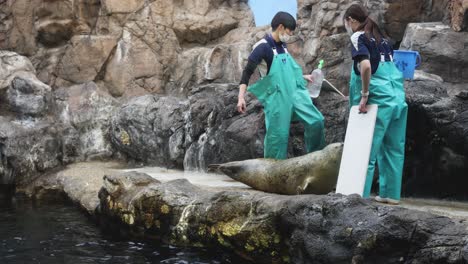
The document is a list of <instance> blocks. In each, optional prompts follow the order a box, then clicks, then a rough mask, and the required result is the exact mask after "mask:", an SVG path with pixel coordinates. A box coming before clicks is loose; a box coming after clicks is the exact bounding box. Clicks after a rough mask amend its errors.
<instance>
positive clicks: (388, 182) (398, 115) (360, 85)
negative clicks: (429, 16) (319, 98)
mask: <svg viewBox="0 0 468 264" xmlns="http://www.w3.org/2000/svg"><path fill="white" fill-rule="evenodd" d="M343 22H344V25H345V28H346V30H347V31H348V33H349V34H350V36H351V42H352V51H351V53H352V59H353V69H352V72H351V80H350V88H349V100H350V105H351V106H354V105H358V106H359V111H360V112H361V113H366V112H367V107H366V105H368V104H376V105H378V113H377V121H376V125H375V131H374V136H373V141H372V148H371V154H370V159H369V167H368V170H367V178H366V184H365V187H364V193H363V197H365V198H366V197H369V196H370V192H371V187H372V181H373V178H374V171H375V165H376V163H377V164H378V168H379V169H378V171H379V195H378V196H376V197H375V200H376V201H378V202H384V203H390V204H398V203H399V201H400V194H401V181H402V174H403V163H404V158H405V135H406V120H407V115H408V105H407V104H406V102H405V91H404V87H403V83H404V79H403V74H402V73H401V72H400V71H399V70H398V69H397V67H396V66H395V64H394V63H393V49H392V47H391V44H390V42H389V40H388V37H387V36H386V35H385V34H384V33H383V32H382V31H381V30H380V28H379V26H378V25H377V24H376V23H375V22H374V21H373V20H372V19H371V18H370V17H369V14H368V12H367V10H366V8H365V7H364V6H362V5H361V4H352V5H351V6H350V7H349V8H348V9H347V10H346V12H345V13H344V16H343Z"/></svg>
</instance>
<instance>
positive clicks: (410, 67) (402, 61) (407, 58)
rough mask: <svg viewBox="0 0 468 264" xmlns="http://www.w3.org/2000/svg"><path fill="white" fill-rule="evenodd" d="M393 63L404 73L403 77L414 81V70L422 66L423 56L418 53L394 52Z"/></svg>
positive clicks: (410, 51) (408, 51) (407, 51)
mask: <svg viewBox="0 0 468 264" xmlns="http://www.w3.org/2000/svg"><path fill="white" fill-rule="evenodd" d="M393 61H394V62H395V65H396V67H397V68H398V69H399V70H400V71H401V72H402V73H403V77H404V78H405V79H410V80H412V79H413V77H414V70H415V69H416V68H418V67H419V65H421V56H420V55H419V52H417V51H412V50H394V51H393Z"/></svg>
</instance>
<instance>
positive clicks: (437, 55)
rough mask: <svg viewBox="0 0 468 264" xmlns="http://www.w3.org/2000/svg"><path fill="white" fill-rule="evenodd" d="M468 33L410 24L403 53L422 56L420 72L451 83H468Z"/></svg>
mask: <svg viewBox="0 0 468 264" xmlns="http://www.w3.org/2000/svg"><path fill="white" fill-rule="evenodd" d="M466 47H468V32H454V31H453V30H452V29H451V28H450V27H449V26H448V25H445V24H442V23H413V24H409V25H408V28H407V30H406V33H405V37H404V39H403V41H402V43H401V48H402V49H408V50H416V51H418V52H419V53H420V54H421V57H422V63H421V67H420V68H421V70H424V71H426V72H429V73H432V74H436V75H439V76H441V77H442V78H443V79H444V81H446V82H451V83H468V49H467V48H466Z"/></svg>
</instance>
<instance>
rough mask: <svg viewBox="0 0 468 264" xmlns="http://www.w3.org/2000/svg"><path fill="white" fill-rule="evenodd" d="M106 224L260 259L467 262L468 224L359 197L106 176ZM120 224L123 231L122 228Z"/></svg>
mask: <svg viewBox="0 0 468 264" xmlns="http://www.w3.org/2000/svg"><path fill="white" fill-rule="evenodd" d="M99 198H100V208H99V215H100V216H101V223H103V225H105V226H106V227H114V229H113V230H115V231H119V230H120V231H122V232H125V233H126V234H128V233H130V234H132V235H134V236H139V237H147V238H153V239H156V240H162V241H164V242H166V243H170V244H173V245H181V246H186V245H198V246H211V247H221V248H225V249H228V250H232V251H234V252H236V253H237V254H239V255H241V256H243V257H244V258H247V259H250V260H252V261H254V262H255V263H312V262H314V263H315V262H318V263H381V262H385V263H400V262H407V263H466V262H467V261H468V259H467V258H468V252H467V250H468V247H467V246H466V243H467V239H468V231H467V229H466V223H465V224H460V223H456V222H455V221H453V220H451V219H449V218H445V217H440V216H435V215H431V214H428V213H423V212H416V211H410V210H407V209H403V208H401V207H389V206H383V205H375V204H373V203H371V202H370V201H366V200H363V199H361V198H359V197H358V196H348V197H345V196H341V195H328V196H314V195H301V196H281V195H274V194H273V195H272V194H266V193H261V192H255V191H249V190H239V189H237V190H236V189H230V190H229V189H228V190H223V189H209V188H204V187H202V186H195V185H192V184H191V183H189V182H188V181H187V180H186V179H183V180H182V179H181V180H174V181H170V182H167V183H160V182H159V181H157V180H155V179H153V178H152V177H150V176H149V175H146V174H141V173H135V172H129V173H125V174H114V175H106V176H105V177H104V187H103V188H102V189H101V191H100V192H99ZM115 227H117V228H115Z"/></svg>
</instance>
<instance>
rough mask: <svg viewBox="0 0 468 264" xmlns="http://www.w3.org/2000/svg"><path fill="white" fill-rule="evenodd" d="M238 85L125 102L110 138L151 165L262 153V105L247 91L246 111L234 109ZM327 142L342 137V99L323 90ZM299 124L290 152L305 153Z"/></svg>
mask: <svg viewBox="0 0 468 264" xmlns="http://www.w3.org/2000/svg"><path fill="white" fill-rule="evenodd" d="M237 95H238V89H237V85H227V84H209V85H204V86H199V87H198V88H196V89H192V90H191V92H190V94H189V98H188V99H180V98H177V97H167V96H166V97H163V96H151V95H146V96H142V97H136V98H134V99H132V100H130V101H129V102H128V103H126V104H125V105H124V106H122V108H121V109H120V111H119V112H118V114H117V115H116V116H115V117H114V119H113V121H112V142H113V143H114V145H115V146H116V148H118V149H119V150H121V151H123V152H124V153H126V154H127V155H128V156H129V157H130V158H133V159H136V160H139V161H143V162H145V163H149V164H153V165H165V166H170V167H178V168H185V169H187V170H191V169H203V170H204V169H206V168H207V166H208V165H209V164H213V163H224V162H228V161H235V160H245V159H252V158H259V157H262V156H263V139H264V134H265V126H264V114H263V111H262V106H261V104H260V103H259V102H258V101H257V100H256V99H255V98H254V97H253V96H252V95H251V94H250V93H249V94H248V97H247V98H248V99H247V100H248V108H247V114H245V115H240V114H239V113H238V112H237V107H236V105H237ZM317 104H318V105H319V108H320V109H323V113H324V116H325V119H326V121H325V126H326V129H327V131H328V132H327V137H326V138H327V142H329V143H331V142H342V141H343V139H344V131H345V130H344V127H345V117H346V113H347V101H346V99H345V98H343V97H340V96H338V95H336V94H332V93H329V92H328V91H324V92H323V97H322V98H321V99H320V100H319V101H318V103H317ZM303 132H304V130H303V126H302V124H300V123H296V124H293V125H292V126H291V138H290V146H289V156H291V157H292V156H298V155H303V154H305V149H304V142H303Z"/></svg>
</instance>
